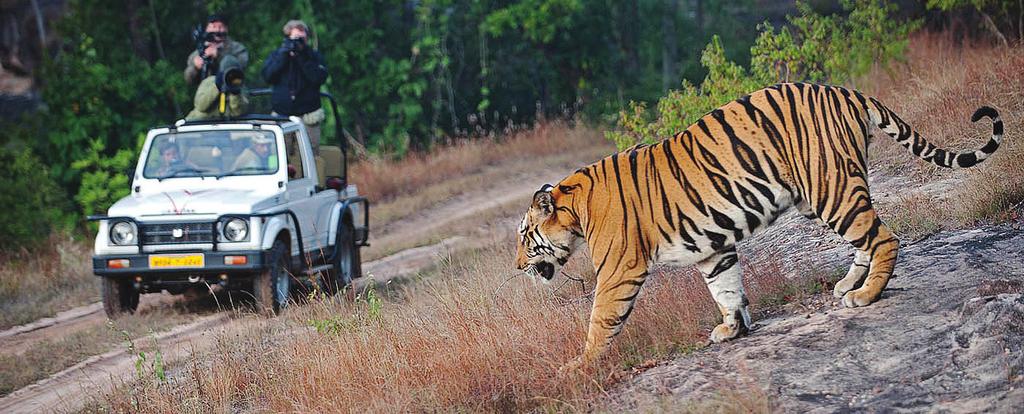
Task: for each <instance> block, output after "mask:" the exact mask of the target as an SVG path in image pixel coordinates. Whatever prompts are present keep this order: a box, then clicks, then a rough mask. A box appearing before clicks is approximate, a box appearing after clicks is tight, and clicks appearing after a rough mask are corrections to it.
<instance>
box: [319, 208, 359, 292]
mask: <svg viewBox="0 0 1024 414" xmlns="http://www.w3.org/2000/svg"><path fill="white" fill-rule="evenodd" d="M336 241H337V244H338V256H337V257H335V258H334V263H331V264H332V266H333V268H332V269H331V270H330V271H329V272H326V273H325V274H324V278H323V279H322V281H323V288H324V291H325V292H327V294H328V295H335V294H337V293H338V292H345V293H346V295H347V296H348V297H349V299H353V298H354V291H353V289H352V280H353V279H356V278H358V277H361V276H362V274H361V273H362V266H361V263H360V261H359V246H356V244H355V229H354V228H353V227H352V224H351V223H348V222H347V221H346V222H344V223H343V224H342V225H341V228H340V229H338V235H337V239H336ZM346 289H347V291H346Z"/></svg>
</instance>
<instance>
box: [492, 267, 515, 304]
mask: <svg viewBox="0 0 1024 414" xmlns="http://www.w3.org/2000/svg"><path fill="white" fill-rule="evenodd" d="M516 276H519V272H514V273H512V276H509V277H508V278H506V279H505V280H504V281H502V282H501V283H500V284H498V287H497V288H495V289H494V293H493V294H491V296H492V297H493V298H494V300H498V291H499V290H501V288H503V287H505V284H506V283H508V281H509V280H512V279H514V278H515V277H516Z"/></svg>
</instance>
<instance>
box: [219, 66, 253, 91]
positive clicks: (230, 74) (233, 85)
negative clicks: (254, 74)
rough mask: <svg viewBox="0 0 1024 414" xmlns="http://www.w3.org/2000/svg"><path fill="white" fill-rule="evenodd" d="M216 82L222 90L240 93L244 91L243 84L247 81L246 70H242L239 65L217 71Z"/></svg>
mask: <svg viewBox="0 0 1024 414" xmlns="http://www.w3.org/2000/svg"><path fill="white" fill-rule="evenodd" d="M214 83H215V84H216V85H217V89H218V90H220V91H221V92H224V93H227V94H231V95H238V94H240V93H242V85H243V84H244V83H245V72H242V69H241V68H238V67H232V68H228V69H225V70H222V71H220V72H219V73H217V78H216V79H214Z"/></svg>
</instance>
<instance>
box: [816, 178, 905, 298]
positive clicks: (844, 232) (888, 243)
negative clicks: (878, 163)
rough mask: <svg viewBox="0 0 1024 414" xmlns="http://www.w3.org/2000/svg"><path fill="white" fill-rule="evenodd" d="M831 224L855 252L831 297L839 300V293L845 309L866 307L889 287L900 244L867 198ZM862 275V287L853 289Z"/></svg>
mask: <svg viewBox="0 0 1024 414" xmlns="http://www.w3.org/2000/svg"><path fill="white" fill-rule="evenodd" d="M864 188H865V189H866V188H867V186H864ZM831 223H834V224H833V230H835V231H836V233H839V235H840V236H842V237H843V239H845V240H846V241H848V242H850V244H852V245H853V247H854V248H856V249H857V254H856V256H855V258H854V262H853V265H852V266H851V267H850V271H849V272H848V273H847V274H846V277H844V278H843V279H842V280H840V281H839V283H838V284H836V288H835V290H833V294H835V295H837V296H839V295H840V293H841V294H842V297H843V305H845V306H846V307H848V308H853V307H859V306H867V305H869V304H871V303H872V302H874V301H876V300H878V297H879V296H880V295H881V294H882V290H883V289H885V286H886V285H887V284H888V283H889V277H891V276H892V270H893V268H894V267H895V266H896V256H897V253H898V251H899V245H900V243H899V240H897V239H896V236H895V235H893V233H892V231H890V230H889V228H888V227H886V225H885V223H882V220H881V219H880V218H878V214H877V213H876V212H875V209H874V208H872V207H871V202H870V201H868V200H867V199H866V198H862V199H860V200H859V201H858V202H857V203H855V205H854V206H853V207H851V208H849V209H848V210H846V212H845V214H843V216H842V217H839V219H838V220H834V221H831ZM864 274H866V275H867V278H866V279H864V284H863V285H861V287H859V288H856V289H854V287H856V285H857V282H859V281H860V279H861V278H862V277H864ZM849 289H853V290H849ZM842 290H846V291H845V292H841V291H842Z"/></svg>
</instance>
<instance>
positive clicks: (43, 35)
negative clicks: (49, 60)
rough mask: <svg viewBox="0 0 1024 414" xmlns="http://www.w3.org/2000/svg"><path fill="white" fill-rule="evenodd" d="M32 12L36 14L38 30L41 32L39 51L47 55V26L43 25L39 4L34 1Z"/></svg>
mask: <svg viewBox="0 0 1024 414" xmlns="http://www.w3.org/2000/svg"><path fill="white" fill-rule="evenodd" d="M32 12H33V13H35V15H36V16H35V17H36V30H38V31H39V50H40V51H42V52H43V53H40V54H41V55H44V56H45V55H46V53H45V52H46V26H44V25H43V13H42V12H40V11H39V2H38V1H37V0H32Z"/></svg>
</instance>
